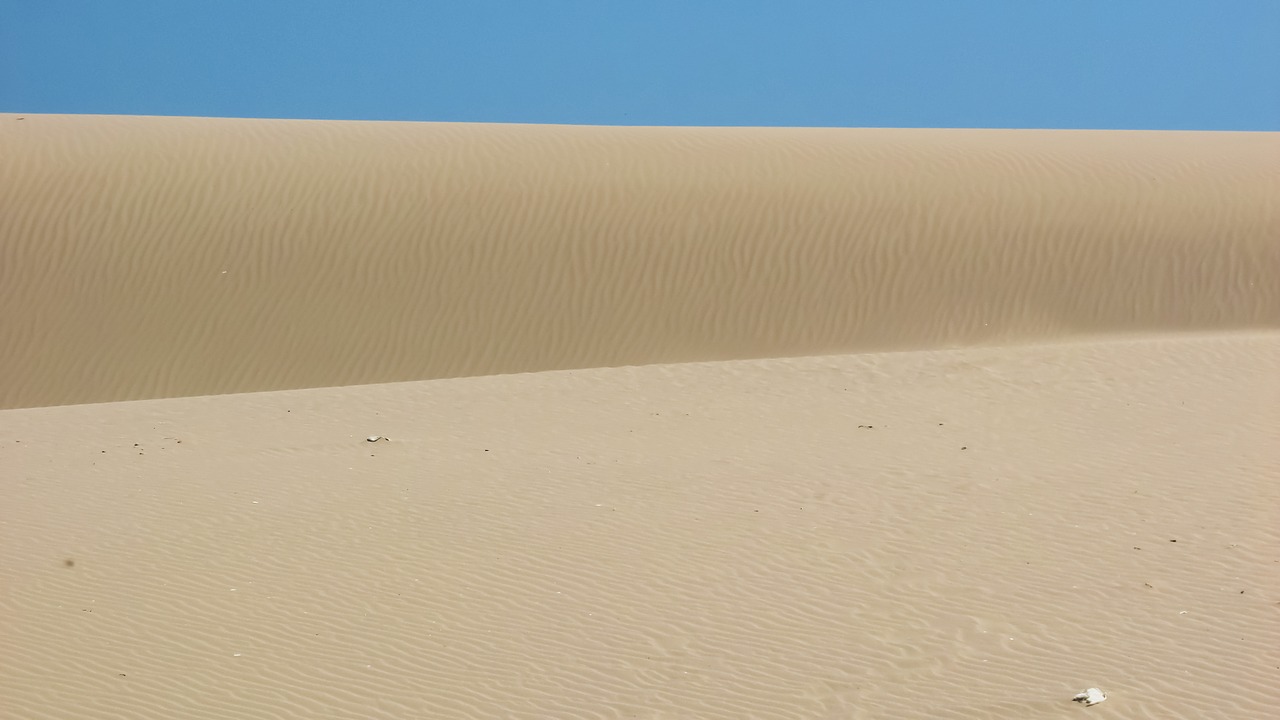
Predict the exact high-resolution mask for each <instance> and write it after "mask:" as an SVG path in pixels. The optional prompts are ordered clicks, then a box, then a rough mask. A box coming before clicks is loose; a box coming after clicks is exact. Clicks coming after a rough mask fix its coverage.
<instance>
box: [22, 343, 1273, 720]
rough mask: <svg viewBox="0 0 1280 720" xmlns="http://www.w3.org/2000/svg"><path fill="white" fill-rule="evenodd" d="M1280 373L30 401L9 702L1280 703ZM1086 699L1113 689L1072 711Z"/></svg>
mask: <svg viewBox="0 0 1280 720" xmlns="http://www.w3.org/2000/svg"><path fill="white" fill-rule="evenodd" d="M1278 353H1280V334H1277V333H1271V334H1267V335H1257V336H1234V337H1222V338H1204V339H1191V338H1188V339H1179V340H1150V341H1133V342H1114V343H1098V344H1072V345H1063V346H1042V347H1029V348H1017V349H1007V348H1006V349H970V350H952V351H932V352H913V353H903V354H886V355H866V356H843V357H828V358H809V359H795V360H761V361H739V362H724V363H711V364H687V365H668V366H649V367H642V368H617V369H596V370H586V371H561V372H550V373H542V374H538V375H524V376H521V375H515V376H497V377H481V378H463V379H453V380H437V381H429V382H419V383H411V384H398V385H382V386H373V387H361V388H338V389H318V390H297V391H287V392H278V393H261V394H246V395H234V396H220V397H205V398H182V399H169V400H153V401H142V402H132V403H113V404H106V405H96V406H69V407H56V408H37V409H27V410H10V411H6V412H5V413H0V443H2V444H0V462H2V463H3V464H4V466H5V467H6V469H7V470H8V478H7V479H6V481H5V483H4V485H3V497H2V498H0V500H2V502H3V504H2V507H3V508H4V510H3V513H4V525H3V533H4V534H3V537H2V538H0V547H2V548H3V550H2V552H3V558H2V559H3V567H4V574H5V576H6V577H5V582H4V590H3V593H4V594H3V601H2V604H0V611H2V612H0V618H3V624H4V626H3V628H0V632H2V633H3V637H4V638H5V645H4V651H3V653H2V654H0V658H2V660H0V697H3V698H4V700H5V703H4V707H6V708H7V711H6V712H8V713H9V714H8V715H7V716H8V717H14V718H67V717H104V718H107V717H111V718H115V717H119V718H143V719H150V718H155V719H156V720H159V719H160V718H165V719H168V718H175V717H181V718H350V719H351V720H356V719H365V718H394V719H397V720H399V719H403V718H528V719H530V720H533V719H535V718H633V717H634V718H648V719H656V718H708V719H711V718H725V719H729V718H734V719H736V718H797V719H799V718H806V719H808V718H827V719H831V718H883V719H885V720H893V719H903V718H920V719H921V720H925V719H931V718H955V719H956V720H972V719H975V718H976V719H982V718H993V719H996V718H998V719H1007V720H1027V719H1028V718H1068V717H1084V716H1085V715H1087V716H1088V717H1089V718H1091V719H1102V718H1123V719H1125V720H1132V719H1134V718H1150V719H1151V720H1163V719H1167V718H1188V719H1193V718H1194V719H1199V720H1204V719H1208V718H1221V719H1223V720H1228V719H1230V720H1241V719H1257V720H1264V719H1270V718H1275V717H1280V691H1278V690H1277V687H1278V685H1277V678H1280V669H1278V668H1280V621H1278V620H1277V616H1278V614H1280V606H1278V603H1280V564H1277V560H1278V559H1280V552H1278V551H1280V466H1278V464H1277V462H1276V445H1275V438H1276V436H1277V430H1280V402H1277V401H1278V400H1280V374H1277V373H1276V372H1275V370H1276V364H1277V363H1276V357H1277V356H1278ZM372 434H379V435H386V436H388V437H389V438H390V440H389V441H384V442H378V443H369V442H367V441H366V440H365V437H366V436H367V435H372ZM1175 541H1176V542H1175ZM67 560H71V561H73V562H74V565H73V566H72V567H67V566H66V564H65V563H66V561H67ZM1091 685H1096V686H1099V687H1102V688H1103V689H1104V690H1106V691H1107V692H1108V693H1110V698H1109V699H1108V700H1107V702H1106V703H1104V704H1102V705H1099V706H1097V707H1094V708H1089V709H1085V708H1081V707H1079V706H1076V705H1074V704H1073V703H1072V702H1071V701H1070V700H1069V698H1070V697H1071V695H1072V694H1074V693H1075V692H1077V691H1078V690H1081V689H1084V688H1085V687H1088V686H1091ZM1197 693H1199V694H1197Z"/></svg>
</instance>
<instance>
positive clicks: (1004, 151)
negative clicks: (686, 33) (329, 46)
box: [0, 115, 1280, 407]
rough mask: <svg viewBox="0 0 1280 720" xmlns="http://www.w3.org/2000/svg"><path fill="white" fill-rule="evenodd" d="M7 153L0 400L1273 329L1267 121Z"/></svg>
mask: <svg viewBox="0 0 1280 720" xmlns="http://www.w3.org/2000/svg"><path fill="white" fill-rule="evenodd" d="M19 118H22V119H19ZM0 158H3V161H0V238H2V241H0V252H2V253H3V255H0V314H2V315H3V318H4V322H3V324H0V377H3V378H5V379H6V380H5V382H4V383H2V384H0V407H25V406H38V405H55V404H67V403H85V402H104V401H111V400H129V399H142V398H153V397H171V396H182V395H209V394H219V393H229V392H252V391H259V390H275V389H288V388H301V387H324V386H337V385H351V384H358V383H376V382H391V381H405V380H424V379H429V378H438V377H456V376H466V375H483V374H490V373H508V372H528V371H539V370H554V369H567V368H584V367H600V366H619V365H637V364H644V363H671V362H688V361H705V360H731V359H741V358H756V357H783V356H801V355H815V354H834V353H847V352H866V351H878V350H908V349H930V348H935V347H947V346H962V345H973V344H979V343H983V344H1006V343H1024V342H1035V341H1052V340H1058V339H1062V338H1065V337H1095V336H1099V335H1109V334H1117V333H1119V334H1128V333H1153V332H1163V331H1193V330H1202V331H1219V330H1224V329H1246V328H1260V327H1277V326H1280V282H1277V281H1276V268H1277V267H1280V134H1277V133H1189V132H1181V133H1179V132H1062V131H1007V130H997V131H983V130H841V129H759V128H747V129H725V128H600V127H547V126H541V127H540V126H518V125H459V124H430V123H369V122H305V121H281V120H270V121H268V120H220V119H192V118H137V117H85V116H41V115H30V116H20V115H0Z"/></svg>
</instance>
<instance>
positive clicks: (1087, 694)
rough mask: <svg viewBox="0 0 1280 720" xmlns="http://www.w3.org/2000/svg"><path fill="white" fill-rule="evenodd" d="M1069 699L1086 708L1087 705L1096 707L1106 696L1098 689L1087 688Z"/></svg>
mask: <svg viewBox="0 0 1280 720" xmlns="http://www.w3.org/2000/svg"><path fill="white" fill-rule="evenodd" d="M1071 699H1072V700H1075V701H1076V702H1078V703H1080V704H1081V705H1084V706H1086V707H1087V706H1089V705H1097V704H1098V703H1100V702H1102V701H1103V700H1106V699H1107V694H1106V693H1104V692H1102V691H1101V690H1099V689H1098V688H1089V689H1088V690H1085V691H1084V692H1081V693H1077V694H1076V696H1075V697H1073V698H1071Z"/></svg>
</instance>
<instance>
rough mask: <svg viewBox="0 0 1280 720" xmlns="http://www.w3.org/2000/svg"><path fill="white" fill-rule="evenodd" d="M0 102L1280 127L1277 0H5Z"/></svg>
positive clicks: (692, 121) (880, 122) (279, 112)
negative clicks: (869, 0)
mask: <svg viewBox="0 0 1280 720" xmlns="http://www.w3.org/2000/svg"><path fill="white" fill-rule="evenodd" d="M0 110H4V111H10V112H15V111H16V112H30V113H118V114H146V115H214V116H233V117H289V118H345V119H382V120H463V121H485V122H534V123H575V124H614V125H804V126H862V127H868V126H870V127H929V126H932V127H1053V128H1149V129H1197V130H1228V129H1234V130H1280V0H1004V1H999V0H936V1H934V2H923V1H921V0H879V1H877V2H860V1H858V0H843V1H838V2H837V1H821V0H776V1H773V2H765V1H764V0H628V1H623V0H576V1H575V0H507V1H506V2H496V1H486V0H438V1H433V0H150V1H147V2H144V1H142V0H0Z"/></svg>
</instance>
